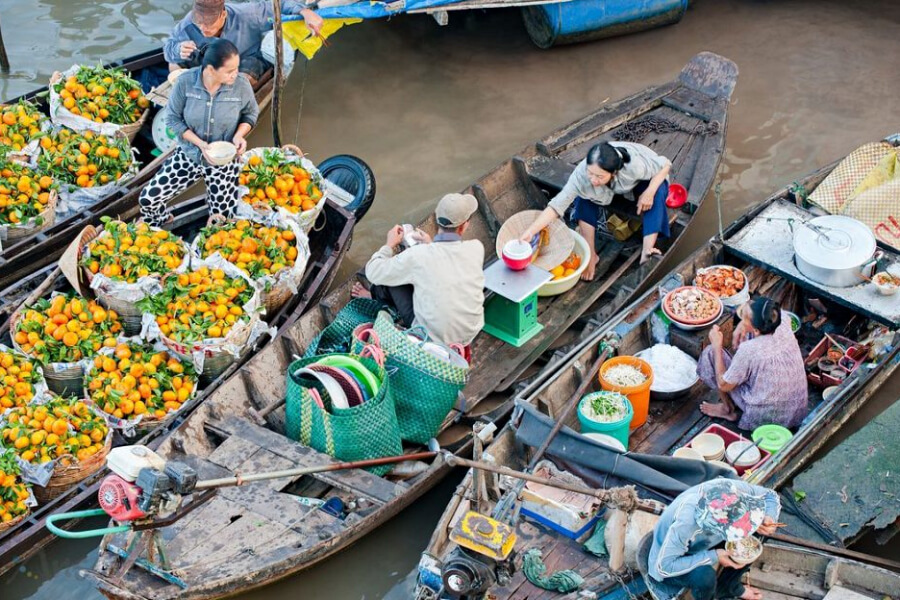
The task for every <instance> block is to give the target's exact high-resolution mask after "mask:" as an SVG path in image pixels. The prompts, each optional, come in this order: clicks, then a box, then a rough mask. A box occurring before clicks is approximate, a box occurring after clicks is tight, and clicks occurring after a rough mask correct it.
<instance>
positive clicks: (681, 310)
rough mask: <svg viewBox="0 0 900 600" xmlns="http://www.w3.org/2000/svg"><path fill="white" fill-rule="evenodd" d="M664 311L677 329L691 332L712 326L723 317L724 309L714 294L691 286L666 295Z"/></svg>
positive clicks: (676, 289) (663, 304) (663, 305)
mask: <svg viewBox="0 0 900 600" xmlns="http://www.w3.org/2000/svg"><path fill="white" fill-rule="evenodd" d="M662 309H663V312H664V313H665V315H666V316H667V317H669V319H670V320H671V321H672V323H673V324H675V326H676V327H679V328H680V329H685V330H688V331H691V330H694V329H702V328H704V327H706V326H707V325H711V324H712V323H713V322H714V321H716V320H717V319H718V318H719V317H720V316H722V311H723V310H724V307H723V306H722V301H721V300H720V299H719V297H718V296H716V295H715V294H713V293H712V292H709V291H707V290H704V289H703V288H699V287H697V286H693V285H689V286H682V287H679V288H675V289H674V290H672V291H671V292H669V293H668V294H666V296H665V298H663V301H662Z"/></svg>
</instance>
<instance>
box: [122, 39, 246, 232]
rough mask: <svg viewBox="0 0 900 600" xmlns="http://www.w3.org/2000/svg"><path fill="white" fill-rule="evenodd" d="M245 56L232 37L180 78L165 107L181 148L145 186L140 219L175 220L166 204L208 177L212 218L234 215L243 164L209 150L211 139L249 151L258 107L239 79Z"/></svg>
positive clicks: (217, 42) (157, 222) (239, 151)
mask: <svg viewBox="0 0 900 600" xmlns="http://www.w3.org/2000/svg"><path fill="white" fill-rule="evenodd" d="M240 64H241V57H240V54H238V49H237V47H236V46H235V45H234V44H232V43H231V42H229V41H228V40H215V41H214V42H212V43H211V44H209V45H208V46H207V47H206V51H205V52H204V54H203V60H202V62H201V63H200V66H199V67H194V68H193V69H190V70H188V71H187V72H186V73H184V74H183V75H182V76H181V77H179V78H178V79H177V81H176V82H175V85H174V86H173V88H172V92H171V93H170V94H169V102H168V104H167V105H166V126H167V127H168V128H169V129H171V130H172V132H174V133H175V135H176V136H177V139H178V147H177V148H176V149H175V151H174V152H173V153H172V156H170V157H169V158H168V159H166V162H164V163H163V165H162V167H161V168H160V169H159V171H157V173H156V175H155V176H154V177H153V179H151V180H150V182H149V183H147V185H145V186H144V188H143V189H142V190H141V195H140V197H139V198H138V202H139V203H140V205H141V218H142V219H143V220H144V222H145V223H147V224H148V225H153V226H156V227H161V226H162V225H165V224H167V223H168V222H169V221H171V219H172V215H171V214H170V213H169V209H168V207H167V202H168V201H169V200H170V199H172V198H174V197H175V196H177V195H178V194H180V193H181V192H183V191H185V190H186V189H187V188H188V187H190V186H192V185H194V183H196V182H197V181H198V180H200V179H203V180H204V182H205V183H206V201H207V203H208V204H209V214H210V218H212V217H213V216H215V215H221V216H223V217H230V216H231V214H232V211H233V210H234V207H235V203H236V202H237V193H238V176H239V175H240V172H241V163H240V162H238V161H237V160H233V161H231V162H230V163H228V164H226V165H215V164H213V161H211V160H210V157H209V155H208V154H207V151H208V150H209V145H210V144H211V143H212V142H221V141H226V142H231V143H232V144H234V146H235V148H236V149H237V156H238V157H240V155H241V154H242V153H243V152H244V150H246V149H247V140H246V139H245V136H246V135H247V134H248V133H250V130H251V129H252V128H253V126H254V125H255V124H256V119H257V118H258V117H259V105H258V104H257V103H256V98H255V97H254V95H253V88H252V87H251V86H250V82H249V81H247V78H246V77H238V69H239V68H240Z"/></svg>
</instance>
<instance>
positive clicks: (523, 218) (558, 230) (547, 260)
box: [496, 210, 575, 271]
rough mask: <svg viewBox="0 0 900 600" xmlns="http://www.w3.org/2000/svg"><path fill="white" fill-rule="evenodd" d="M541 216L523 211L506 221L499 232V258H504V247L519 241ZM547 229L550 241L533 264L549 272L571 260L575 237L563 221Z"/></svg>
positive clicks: (538, 213) (558, 221)
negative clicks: (511, 241) (512, 241)
mask: <svg viewBox="0 0 900 600" xmlns="http://www.w3.org/2000/svg"><path fill="white" fill-rule="evenodd" d="M540 214H541V211H539V210H523V211H521V212H517V213H516V214H514V215H513V216H511V217H510V218H508V219H507V220H506V222H505V223H504V224H503V226H502V227H501V228H500V231H499V232H497V244H496V250H497V258H500V259H502V258H503V246H505V245H506V243H507V242H509V241H510V240H517V239H519V238H520V237H521V236H522V234H523V233H524V232H525V230H526V229H528V228H529V227H530V226H531V224H532V223H534V221H535V219H537V218H538V216H540ZM547 228H548V230H549V231H550V239H549V241H548V242H547V245H545V246H542V247H539V249H538V255H537V257H536V258H535V259H534V261H533V262H532V264H533V265H534V266H536V267H539V268H541V269H544V270H546V271H549V270H550V269H552V268H554V267H556V266H558V265H560V264H562V263H563V262H564V261H565V260H566V259H567V258H569V255H570V254H572V250H574V248H575V237H574V236H573V235H572V231H571V230H570V229H569V228H568V227H566V225H565V223H563V222H562V219H555V220H554V221H553V222H552V223H550V225H548V226H547Z"/></svg>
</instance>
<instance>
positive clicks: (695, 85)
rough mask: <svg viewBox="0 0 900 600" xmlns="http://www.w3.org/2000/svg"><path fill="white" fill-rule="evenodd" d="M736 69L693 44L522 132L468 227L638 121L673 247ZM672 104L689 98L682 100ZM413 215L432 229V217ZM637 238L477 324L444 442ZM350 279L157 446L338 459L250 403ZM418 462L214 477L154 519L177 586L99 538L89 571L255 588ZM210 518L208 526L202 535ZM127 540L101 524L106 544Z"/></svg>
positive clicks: (211, 469)
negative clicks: (644, 83)
mask: <svg viewBox="0 0 900 600" xmlns="http://www.w3.org/2000/svg"><path fill="white" fill-rule="evenodd" d="M736 75H737V69H736V67H735V66H734V64H733V63H731V62H730V61H728V60H727V59H724V58H721V57H718V56H715V55H712V54H708V53H704V54H701V55H698V56H697V57H695V58H694V59H693V60H692V61H691V62H690V63H689V64H688V65H687V66H686V67H685V69H684V70H683V71H682V73H681V75H680V76H679V77H678V78H677V79H676V80H674V81H672V82H670V83H668V84H665V85H663V86H659V87H655V88H651V89H649V90H647V91H645V92H642V93H640V94H636V95H635V96H632V97H630V98H628V99H626V100H623V101H621V102H618V103H616V104H614V105H613V106H610V107H607V108H604V109H601V110H599V111H597V112H595V113H593V114H591V115H588V116H587V117H585V118H584V119H581V120H580V121H578V122H576V123H573V124H572V125H569V126H567V127H565V128H563V129H561V130H559V131H557V132H554V133H553V134H551V135H550V136H548V137H547V138H545V139H543V140H541V141H540V142H538V143H536V144H533V145H531V146H528V147H527V148H525V149H524V150H523V151H522V152H521V153H520V154H518V155H516V156H514V157H513V158H511V159H510V160H507V161H505V162H504V163H502V164H501V165H500V166H498V167H497V168H495V169H494V170H492V171H491V172H490V173H488V174H487V175H485V176H484V177H482V178H480V179H479V180H477V181H476V182H475V183H474V184H473V185H472V186H470V187H468V188H466V190H464V191H466V192H469V193H472V194H474V195H475V196H476V198H478V200H479V208H480V210H479V212H478V213H476V215H474V217H473V225H472V227H471V228H470V231H471V232H472V235H474V236H475V237H476V238H477V239H479V240H480V241H481V242H482V243H483V244H484V246H485V247H486V248H493V247H494V239H495V236H496V234H497V231H498V229H499V226H500V223H502V222H503V221H504V220H506V219H507V218H508V217H509V216H511V215H513V214H515V213H517V212H519V211H521V210H524V209H529V208H543V207H544V206H546V203H547V195H545V194H544V193H542V190H546V191H548V192H552V191H553V190H555V189H558V188H559V187H561V186H562V185H563V184H564V182H565V179H566V178H567V176H568V174H569V173H570V172H571V170H572V169H573V168H574V166H575V164H577V162H578V161H580V160H581V158H582V157H583V155H584V153H585V152H586V150H587V148H589V147H590V146H591V145H592V144H594V143H597V141H599V140H604V139H612V138H614V137H615V136H616V135H617V132H623V131H632V132H634V131H638V132H644V134H645V135H642V136H640V137H639V138H638V139H637V140H636V141H640V142H644V143H647V144H649V145H651V146H653V147H655V148H656V149H657V151H659V152H660V153H662V154H664V155H666V156H668V157H669V158H671V159H672V160H673V163H674V165H675V170H674V173H675V180H676V181H679V182H682V183H684V184H685V185H686V187H687V188H688V189H689V190H690V198H691V201H692V202H691V204H690V205H689V208H688V209H687V210H677V211H672V213H671V219H672V227H673V232H674V235H673V238H672V240H670V243H671V246H670V247H674V245H675V244H677V242H678V240H679V239H680V238H681V237H682V235H683V233H684V231H685V229H686V228H687V226H688V225H689V223H690V222H691V218H692V214H693V209H694V208H695V207H696V206H697V205H699V204H700V202H701V201H702V198H703V196H704V195H705V194H706V192H707V190H708V189H709V187H710V185H711V184H712V181H713V175H714V173H715V171H716V165H717V163H718V161H719V157H720V155H721V152H722V149H723V144H724V137H723V136H724V127H725V115H726V110H727V106H728V98H729V96H730V94H731V90H732V89H733V86H734V82H735V77H736ZM672 106H678V107H680V108H682V107H683V108H686V109H692V110H691V112H690V114H687V113H686V112H685V111H681V110H676V109H674V108H672ZM693 108H696V110H693ZM652 116H656V117H659V118H660V119H667V120H671V121H673V122H676V123H677V124H680V126H679V128H678V129H677V130H676V131H672V132H670V133H655V132H652V131H650V130H648V129H645V128H644V127H643V126H642V125H641V123H646V122H647V121H646V120H647V118H648V117H652ZM707 121H716V122H717V123H718V126H717V127H715V128H714V130H713V129H708V128H706V124H707ZM656 122H659V120H657V121H656ZM422 227H423V228H424V229H426V230H427V231H429V232H431V233H434V231H435V225H434V223H433V219H431V218H429V219H428V220H426V221H425V222H424V223H423V224H422ZM638 245H639V242H637V241H636V242H635V243H634V244H633V245H627V244H622V243H618V242H615V241H614V240H612V239H611V238H610V239H609V240H606V239H604V245H603V247H602V249H601V250H600V256H601V265H600V267H599V268H598V273H597V278H596V279H595V280H594V281H592V282H579V283H578V284H577V285H576V287H575V288H574V289H573V290H572V291H570V292H568V293H566V294H564V295H562V296H559V297H555V298H544V299H541V301H540V304H539V313H540V321H541V323H542V324H543V325H544V329H543V331H542V332H541V333H540V334H538V335H537V336H536V337H535V338H532V339H531V340H530V341H529V342H528V343H526V344H525V345H524V346H523V347H522V348H519V349H516V348H513V347H511V346H507V345H505V344H502V343H500V342H499V341H498V340H496V339H494V338H492V337H490V336H487V335H486V334H484V333H482V334H480V335H479V336H478V337H477V338H476V340H475V341H474V342H473V347H472V354H473V361H474V362H473V365H472V369H471V372H470V377H469V380H468V383H467V385H466V387H465V389H464V392H463V393H464V396H465V400H466V402H465V404H466V407H465V410H464V411H456V410H454V411H452V412H451V413H450V415H448V417H447V419H446V420H445V422H444V425H443V427H442V430H441V432H440V433H439V434H438V436H437V440H438V442H439V444H440V445H441V446H442V447H444V448H453V449H454V450H455V451H457V452H459V453H463V452H467V451H468V450H469V448H470V444H471V438H470V434H471V424H472V423H473V422H474V420H476V419H478V418H479V417H482V416H483V415H485V414H491V415H492V416H493V417H502V415H504V414H506V413H507V412H508V410H509V409H510V408H511V406H512V405H511V404H510V403H509V402H508V400H509V395H508V394H505V393H504V390H506V389H508V388H510V387H512V386H514V385H515V384H516V383H517V382H519V381H521V380H522V378H523V374H525V373H526V369H527V368H528V367H529V366H530V365H531V364H533V363H534V362H535V361H537V360H538V359H539V358H540V357H541V356H542V355H543V354H544V353H545V352H546V351H547V350H548V349H549V348H550V347H551V344H552V343H553V341H554V340H555V339H556V338H558V337H559V336H560V335H561V334H562V333H563V332H564V331H565V330H566V329H567V328H568V327H569V326H570V325H572V323H574V322H575V321H576V319H577V318H578V317H579V315H581V314H582V313H585V312H586V311H588V310H590V309H591V307H592V306H593V305H595V303H596V304H599V305H614V306H621V305H623V303H625V302H627V300H628V298H629V297H630V296H631V295H632V294H633V293H634V290H636V289H637V288H638V287H639V286H640V284H642V283H643V282H645V281H647V279H648V278H649V277H651V276H652V275H653V274H654V273H655V272H656V270H657V269H658V263H655V262H651V263H649V264H648V265H647V266H646V267H645V268H640V267H639V265H638V261H637V256H638V254H639V247H638ZM488 254H490V252H488ZM352 285H353V281H348V282H346V283H345V284H344V285H343V286H341V287H340V288H339V289H337V290H335V291H334V292H333V293H332V294H330V295H329V296H328V298H326V299H325V300H324V301H323V303H322V305H321V310H320V311H312V312H310V313H308V314H307V315H305V316H303V317H301V318H300V319H298V320H297V321H296V322H295V323H294V324H293V325H292V326H291V327H289V328H288V329H287V330H286V331H284V333H283V334H282V335H281V336H280V341H281V343H277V344H271V345H269V346H267V347H266V348H264V349H263V350H262V351H261V352H260V353H259V354H257V355H256V356H255V357H253V359H251V360H250V361H249V362H248V363H247V364H246V365H244V367H242V369H241V370H240V372H239V373H238V374H236V375H235V376H233V377H232V378H230V379H229V380H228V381H227V382H226V383H225V384H224V385H222V386H221V387H220V388H219V390H217V391H216V392H215V393H214V394H212V395H211V396H210V397H209V398H208V399H207V401H206V402H204V403H203V405H201V406H200V407H199V408H198V409H197V410H196V411H195V412H194V413H192V414H191V416H190V417H189V418H188V419H187V420H186V421H185V422H184V423H183V424H182V425H181V426H179V427H178V429H176V430H175V431H174V432H173V433H172V434H171V435H169V436H168V437H167V438H166V439H165V441H163V442H162V444H160V445H159V447H158V448H157V449H156V452H157V453H158V454H160V456H162V457H163V458H164V459H166V460H178V461H185V462H187V463H188V464H191V465H192V466H193V467H194V468H195V469H196V470H197V472H198V474H199V476H200V478H201V479H202V478H209V477H217V476H219V475H222V474H225V473H230V472H246V471H248V470H249V469H252V470H254V471H263V470H272V469H281V468H285V467H286V466H288V465H290V466H295V467H296V466H301V465H321V464H329V463H332V462H334V459H332V458H331V457H329V456H327V455H324V454H321V453H319V452H316V451H314V450H313V449H311V448H309V447H306V446H303V445H302V444H300V443H297V442H295V441H293V440H291V439H289V438H288V437H286V436H285V435H284V419H285V415H284V410H283V409H278V410H276V411H275V412H272V413H270V415H269V421H268V423H267V426H261V425H259V424H257V423H256V422H255V420H254V419H253V418H252V413H251V410H259V409H261V408H263V407H266V406H269V405H273V404H275V403H277V402H278V401H279V400H280V399H282V398H284V395H285V377H284V375H283V374H284V373H286V371H287V368H288V365H289V364H290V362H291V361H292V356H293V355H294V354H299V352H298V350H302V349H305V348H306V347H307V346H308V345H309V343H310V342H311V341H312V340H313V338H314V337H315V336H316V335H317V334H318V333H319V332H320V331H322V329H323V328H324V327H325V326H327V325H328V323H329V322H330V321H331V320H332V319H333V318H334V316H335V315H336V314H337V312H338V311H339V310H340V308H341V307H343V306H344V305H345V303H346V302H347V301H348V300H349V298H350V290H351V288H352ZM404 450H405V451H406V452H416V451H418V450H421V448H420V447H416V446H413V445H408V446H406V447H405V448H404ZM420 466H422V467H423V470H422V471H421V472H420V473H419V474H417V475H415V476H414V477H412V478H410V479H407V480H405V481H399V480H394V479H391V478H390V477H377V476H375V475H372V474H370V473H368V472H365V471H361V470H351V471H341V472H332V473H327V474H318V475H314V476H308V477H303V478H301V479H296V480H290V479H282V480H278V481H275V482H272V483H271V484H268V485H259V484H253V485H251V486H248V487H242V488H239V489H234V490H227V491H221V492H220V493H218V494H217V496H216V497H215V498H213V499H212V500H211V501H210V502H208V503H206V504H204V505H202V506H200V507H198V508H196V509H195V510H193V511H192V512H191V513H190V518H189V519H184V520H181V521H178V522H176V523H174V524H172V525H171V526H168V527H165V528H164V529H163V530H162V535H163V537H164V538H165V539H166V540H167V542H166V545H167V550H166V555H167V557H168V559H169V560H170V561H171V564H172V565H173V569H174V571H176V572H177V573H178V575H179V577H182V578H183V579H184V581H185V582H186V583H187V588H186V589H182V588H181V587H179V586H177V585H174V584H169V583H167V582H166V581H163V580H162V579H158V578H156V577H155V576H153V575H150V574H149V573H147V572H143V571H142V570H140V569H135V568H133V569H131V570H129V571H128V572H127V573H126V574H125V575H124V577H122V578H119V577H118V576H116V575H115V574H116V573H117V570H118V568H119V566H120V560H119V558H118V557H117V556H116V555H114V554H113V553H112V552H106V551H104V552H101V554H100V557H99V559H98V562H97V566H96V568H95V570H93V571H91V572H90V575H91V576H92V577H94V578H95V579H96V582H97V586H98V588H99V589H100V591H101V592H102V593H104V594H105V595H107V596H108V597H110V598H121V599H126V598H127V599H129V600H136V599H138V598H140V599H146V600H150V599H154V600H162V599H164V598H167V599H168V598H184V599H187V598H190V599H197V600H199V599H201V598H217V597H221V596H224V595H231V594H237V593H240V592H243V591H245V590H248V589H252V588H256V587H259V586H262V585H265V584H268V583H271V582H273V581H275V580H277V579H280V578H283V577H286V576H288V575H291V574H293V573H296V572H298V571H301V570H303V569H305V568H308V567H310V566H312V565H314V564H316V563H317V562H319V561H321V560H323V559H325V558H327V557H329V556H331V555H333V554H335V553H336V552H338V551H340V550H341V549H343V548H346V547H347V546H349V545H350V544H352V543H354V542H355V541H357V540H359V539H360V538H362V537H363V536H364V535H366V534H368V533H370V532H371V531H373V530H374V529H375V528H377V527H378V526H379V525H381V524H383V523H384V522H386V521H387V520H388V519H390V518H392V517H394V516H395V515H396V514H398V513H399V512H400V511H401V510H403V509H404V508H405V507H407V506H409V505H410V504H411V503H412V502H413V501H414V500H416V499H417V498H419V497H420V496H421V495H422V494H423V493H425V491H427V490H428V489H430V488H431V487H432V486H434V485H435V484H436V483H437V482H438V481H439V480H440V479H441V478H443V477H444V476H445V475H446V474H447V473H448V472H449V467H448V465H447V464H446V463H445V462H444V461H442V460H436V461H435V462H433V463H432V464H430V465H426V464H421V465H420ZM298 496H302V497H306V498H309V497H313V498H320V499H322V498H328V497H339V498H341V499H342V500H343V501H344V504H345V505H346V506H355V507H356V508H355V509H353V510H352V511H351V513H350V514H349V515H348V516H347V517H346V518H344V519H339V518H336V517H333V516H331V515H330V514H328V513H325V512H323V511H321V510H314V509H310V508H309V507H307V506H304V505H301V504H300V503H299V502H298V501H297V497H298ZM200 532H202V534H201V533H200ZM210 532H216V533H215V534H214V535H208V534H209V533H210ZM123 541H124V540H123V539H119V538H114V537H110V538H105V539H104V541H103V543H102V544H101V548H107V547H108V545H109V544H110V543H113V542H115V543H116V544H121V543H123Z"/></svg>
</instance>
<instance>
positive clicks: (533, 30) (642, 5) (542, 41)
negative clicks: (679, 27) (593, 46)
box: [522, 0, 689, 48]
mask: <svg viewBox="0 0 900 600" xmlns="http://www.w3.org/2000/svg"><path fill="white" fill-rule="evenodd" d="M688 4H689V0H570V1H569V2H560V3H559V4H540V5H535V6H525V7H522V15H523V17H524V19H525V27H526V29H527V30H528V35H529V36H531V39H532V40H533V41H534V43H535V44H537V45H538V46H539V47H541V48H550V47H551V46H557V45H560V44H574V43H577V42H587V41H591V40H598V39H601V38H607V37H613V36H617V35H625V34H629V33H635V32H637V31H644V30H647V29H653V28H654V27H662V26H663V25H671V24H673V23H677V22H678V21H680V20H681V17H682V16H683V15H684V13H685V11H686V10H687V7H688Z"/></svg>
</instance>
